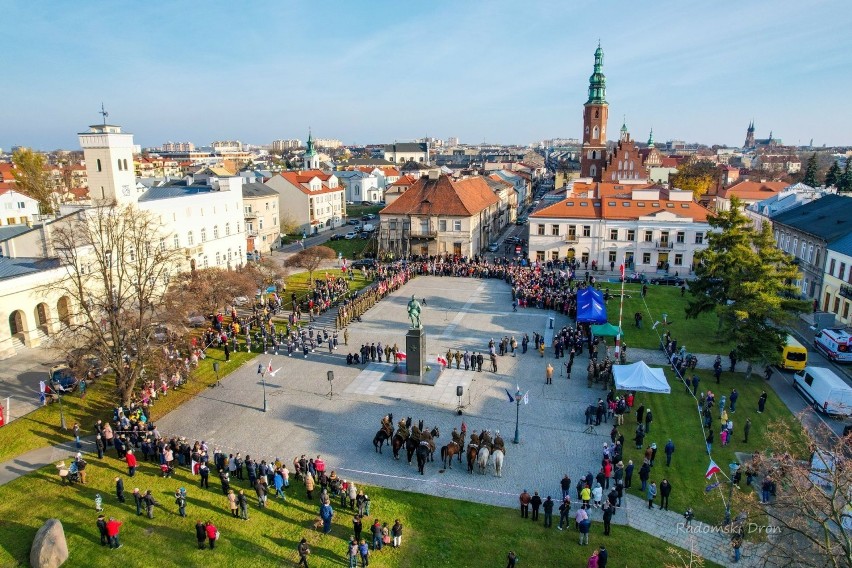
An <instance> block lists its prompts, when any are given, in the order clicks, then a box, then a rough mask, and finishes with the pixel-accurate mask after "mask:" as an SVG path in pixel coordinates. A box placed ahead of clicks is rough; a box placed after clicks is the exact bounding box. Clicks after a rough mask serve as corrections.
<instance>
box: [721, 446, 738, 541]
mask: <svg viewBox="0 0 852 568" xmlns="http://www.w3.org/2000/svg"><path fill="white" fill-rule="evenodd" d="M739 468H740V464H738V463H737V462H731V463H729V464H728V470H729V472H730V476H729V479H728V481H730V486H729V487H728V502H727V503H725V523H724V524H725V525H726V526H727V525H730V524H731V500H732V499H733V498H734V476H735V475H736V473H737V470H738V469H739Z"/></svg>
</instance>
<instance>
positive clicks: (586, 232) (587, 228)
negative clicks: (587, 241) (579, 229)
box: [583, 225, 592, 237]
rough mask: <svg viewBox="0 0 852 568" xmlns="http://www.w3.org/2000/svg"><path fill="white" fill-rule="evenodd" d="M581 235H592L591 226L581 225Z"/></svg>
mask: <svg viewBox="0 0 852 568" xmlns="http://www.w3.org/2000/svg"><path fill="white" fill-rule="evenodd" d="M583 236H584V237H591V236H592V226H591V225H583Z"/></svg>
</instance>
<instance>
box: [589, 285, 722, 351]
mask: <svg viewBox="0 0 852 568" xmlns="http://www.w3.org/2000/svg"><path fill="white" fill-rule="evenodd" d="M607 287H608V288H609V291H610V294H612V296H611V297H610V299H609V301H608V302H607V305H606V308H607V316H608V319H609V322H610V323H612V324H613V325H618V310H619V300H618V293H619V292H620V290H621V284H617V283H609V284H607V283H601V288H602V289H606V288H607ZM624 294H625V296H624V313H623V317H622V328H623V330H624V340H625V342H626V343H627V345H628V347H638V348H641V349H658V348H659V346H660V341H659V336H658V335H657V332H659V333H660V335H662V334H663V333H665V331H666V330H667V329H668V330H670V331H671V333H672V338H674V339H677V342H678V345H686V349H687V351H689V352H691V353H718V354H721V355H723V356H725V355H727V353H728V352H729V351H730V350H731V347H733V345H732V344H731V343H729V342H727V341H725V340H724V338H723V339H722V340H721V341H720V340H718V339H717V338H716V336H715V331H716V328H717V321H718V320H717V318H716V315H715V314H712V313H711V314H702V315H701V316H700V317H698V318H696V319H686V313H685V311H684V308H685V306H686V301H687V300H688V299H689V292H688V291H687V293H686V296H684V297H681V295H680V288H678V287H676V286H654V285H650V284H649V285H648V294H647V296H646V297H645V302H643V301H642V286H641V285H640V284H625V286H624ZM645 303H647V305H648V308H647V309H646V307H645ZM649 309H650V312H651V313H650V314H649V313H648V310H649ZM636 312H642V318H643V320H642V328H641V329H637V328H636V324H635V322H634V319H633V315H634V314H635V313H636ZM664 313H665V314H666V315H667V319H668V321H669V322H672V323H670V324H669V325H668V326H665V327H663V326H657V329H656V330H653V329H651V327H652V326H653V325H654V322H655V321H662V320H663V314H664Z"/></svg>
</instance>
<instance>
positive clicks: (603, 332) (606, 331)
mask: <svg viewBox="0 0 852 568" xmlns="http://www.w3.org/2000/svg"><path fill="white" fill-rule="evenodd" d="M592 333H593V334H594V335H595V336H596V337H616V336H617V335H619V334H622V335H623V332H622V331H621V329H619V328H618V327H617V326H614V325H612V324H611V323H609V322H607V323H605V324H601V325H593V326H592Z"/></svg>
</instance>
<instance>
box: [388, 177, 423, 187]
mask: <svg viewBox="0 0 852 568" xmlns="http://www.w3.org/2000/svg"><path fill="white" fill-rule="evenodd" d="M416 182H417V180H416V179H414V178H413V177H412V176H410V175H408V174H405V175H404V176H402V177H401V178H399V179H398V180H396V181H395V182H393V183H392V184H391V187H394V186H397V185H404V186H411V185H414V184H415V183H416Z"/></svg>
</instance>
